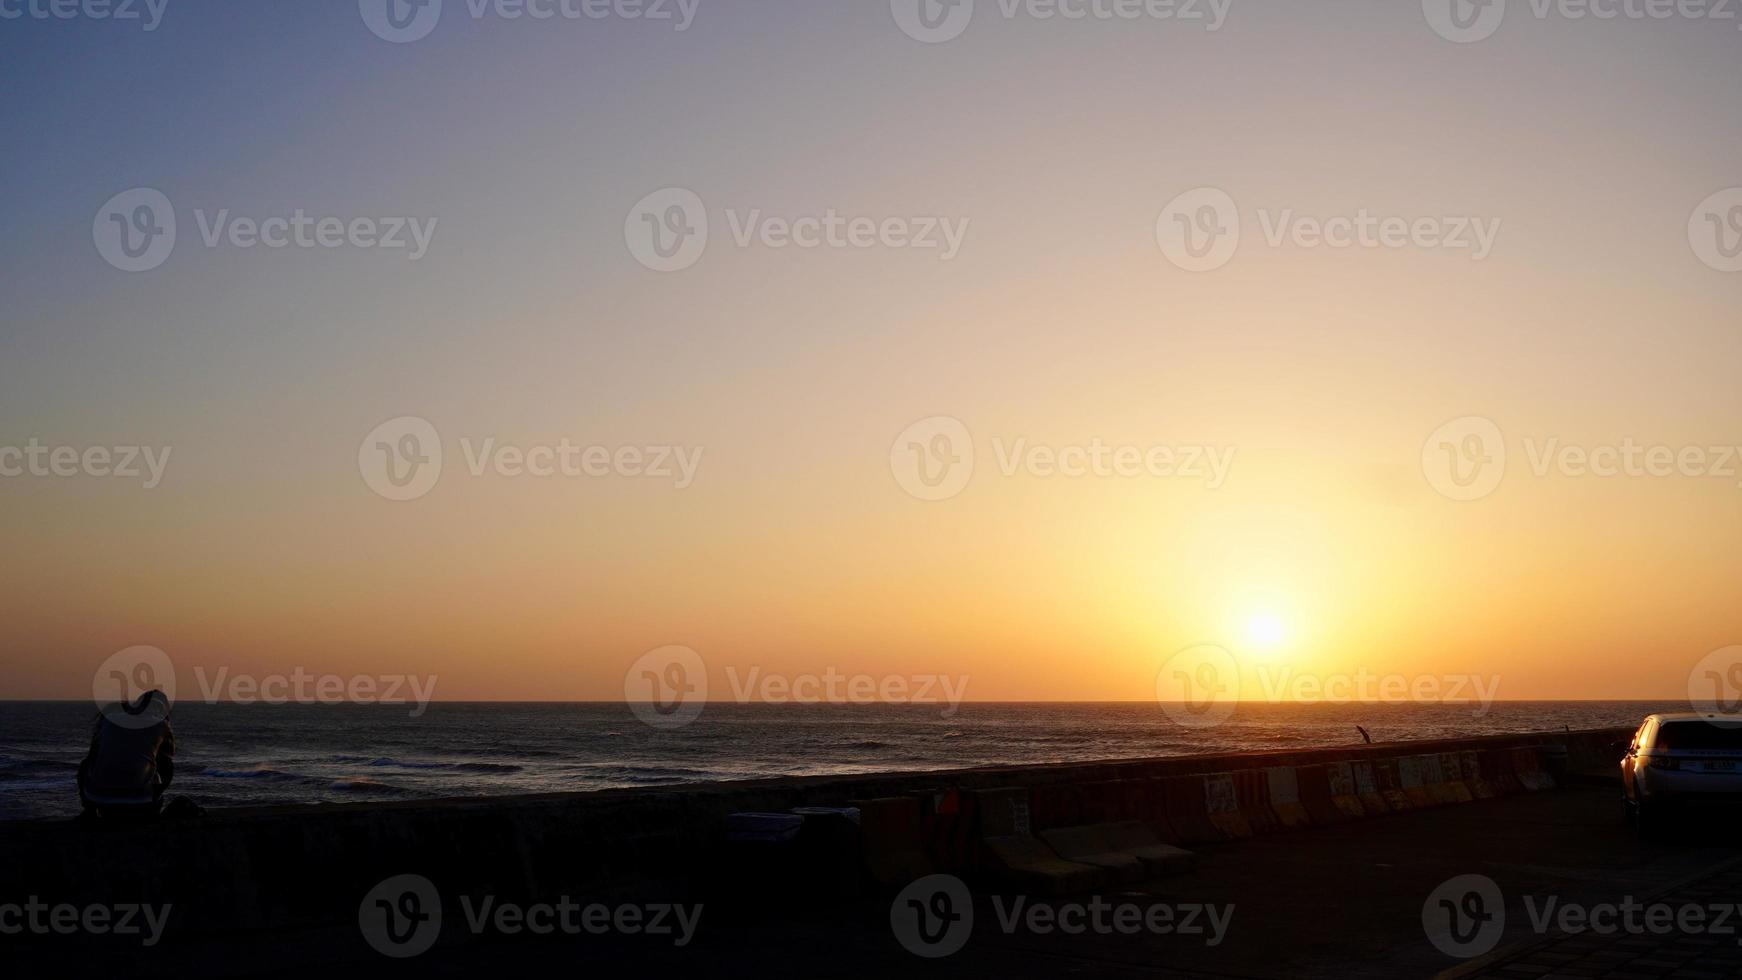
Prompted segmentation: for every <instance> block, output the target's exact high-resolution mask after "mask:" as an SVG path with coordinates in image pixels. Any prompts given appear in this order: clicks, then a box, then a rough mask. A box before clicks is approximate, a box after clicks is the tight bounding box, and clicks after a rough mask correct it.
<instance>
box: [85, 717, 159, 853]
mask: <svg viewBox="0 0 1742 980" xmlns="http://www.w3.org/2000/svg"><path fill="white" fill-rule="evenodd" d="M174 779H175V733H174V732H172V731H170V728H169V698H167V697H165V696H164V693H163V692H162V691H148V692H146V693H145V694H142V695H140V696H139V700H137V701H135V702H133V703H132V704H128V703H126V702H124V701H122V702H117V703H115V704H111V705H108V706H107V707H105V708H103V710H101V711H99V712H98V713H97V720H96V722H95V723H93V724H92V726H91V750H90V752H88V753H86V755H85V761H83V762H81V763H79V800H80V802H82V803H83V804H84V806H85V814H86V815H87V816H91V815H95V816H97V817H100V818H102V819H103V820H113V821H119V822H141V821H148V820H155V819H157V815H158V807H159V806H160V805H161V803H162V801H163V791H164V790H166V789H168V788H169V784H170V783H171V782H172V781H173V780H174Z"/></svg>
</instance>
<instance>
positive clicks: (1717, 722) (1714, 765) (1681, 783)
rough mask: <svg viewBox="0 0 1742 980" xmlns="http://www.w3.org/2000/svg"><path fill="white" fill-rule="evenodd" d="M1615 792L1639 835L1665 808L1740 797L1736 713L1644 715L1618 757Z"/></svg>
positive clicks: (1740, 727)
mask: <svg viewBox="0 0 1742 980" xmlns="http://www.w3.org/2000/svg"><path fill="white" fill-rule="evenodd" d="M1621 793H1622V797H1623V799H1624V800H1625V801H1626V804H1627V816H1628V818H1629V819H1630V820H1631V821H1632V822H1633V825H1634V826H1635V827H1636V828H1638V830H1639V833H1640V835H1641V836H1650V835H1651V834H1653V833H1654V832H1655V831H1657V830H1658V829H1659V827H1660V824H1661V822H1662V820H1663V818H1664V815H1665V811H1667V810H1669V809H1672V808H1678V807H1681V806H1683V805H1688V804H1696V803H1700V802H1719V801H1726V800H1742V715H1715V714H1700V713H1698V712H1693V711H1684V712H1679V713H1676V714H1661V715H1651V716H1649V717H1647V718H1646V719H1645V724H1643V725H1640V726H1639V731H1638V733H1636V734H1635V735H1634V736H1633V744H1632V745H1630V746H1628V749H1627V756H1626V758H1624V759H1622V760H1621Z"/></svg>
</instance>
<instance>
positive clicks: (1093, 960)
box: [56, 788, 1742, 980]
mask: <svg viewBox="0 0 1742 980" xmlns="http://www.w3.org/2000/svg"><path fill="white" fill-rule="evenodd" d="M1734 826H1735V825H1734V824H1730V825H1728V826H1719V827H1715V828H1708V829H1707V830H1705V831H1703V832H1702V833H1700V834H1692V835H1682V837H1681V839H1679V840H1675V841H1667V842H1650V843H1642V842H1639V841H1636V840H1635V839H1634V838H1633V837H1632V835H1631V834H1630V833H1629V832H1628V831H1627V830H1626V829H1625V827H1624V826H1623V825H1622V822H1621V819H1620V817H1619V812H1618V805H1617V803H1616V801H1615V792H1614V790H1612V789H1607V788H1576V789H1568V790H1562V791H1559V792H1554V793H1543V794H1534V795H1527V796H1517V797H1510V798H1507V799H1501V800H1491V801H1486V802H1479V803H1472V804H1466V805H1462V806H1453V807H1445V808H1440V809H1434V810H1428V811H1421V812H1416V813H1407V814H1400V815H1394V816H1389V817H1383V818H1377V819H1368V820H1364V821H1359V822H1354V823H1349V824H1344V825H1340V826H1335V827H1319V828H1311V829H1307V830H1303V831H1295V832H1289V833H1285V834H1278V835H1274V836H1269V837H1263V838H1259V839H1256V840H1251V841H1243V842H1239V843H1235V844H1229V845H1223V846H1218V847H1213V848H1206V849H1204V850H1202V851H1201V852H1200V860H1199V865H1198V867H1197V869H1196V870H1194V871H1193V872H1191V873H1189V874H1185V875H1180V876H1176V877H1172V878H1166V879H1161V880H1158V881H1154V882H1151V883H1149V884H1147V885H1144V886H1141V887H1136V888H1132V889H1129V890H1125V891H1115V892H1109V893H1107V894H1105V895H1103V896H1102V898H1103V899H1104V900H1105V902H1106V903H1108V904H1110V905H1120V904H1127V905H1131V906H1134V907H1135V908H1136V909H1137V911H1136V912H1133V913H1127V914H1129V915H1142V914H1147V910H1148V909H1150V908H1151V907H1152V906H1156V905H1164V906H1166V907H1168V908H1169V909H1170V910H1171V911H1173V912H1174V913H1175V915H1176V916H1181V917H1183V916H1184V915H1186V914H1189V913H1188V912H1187V911H1186V909H1185V906H1213V907H1216V908H1217V909H1218V910H1219V911H1220V913H1221V914H1224V915H1225V914H1229V913H1227V911H1226V907H1227V906H1230V905H1231V906H1232V912H1231V918H1229V919H1227V920H1226V923H1225V924H1226V933H1225V935H1224V936H1223V937H1222V938H1221V941H1220V942H1219V943H1214V944H1212V943H1211V942H1209V941H1208V940H1209V937H1208V936H1206V935H1201V934H1193V935H1182V934H1180V933H1179V932H1178V931H1177V930H1170V931H1166V932H1160V931H1147V930H1140V931H1138V932H1137V933H1135V934H1118V933H1110V934H1081V935H1068V934H1064V933H1063V932H1060V931H1057V930H1053V931H1043V932H1037V931H1035V930H1034V929H1033V928H1030V927H1029V925H1027V924H1026V923H1028V922H1030V921H1031V920H1029V919H1028V918H1027V915H1028V913H1029V910H1030V909H1031V908H1032V906H1025V907H1024V909H1023V912H1024V917H1023V923H1025V924H1018V925H1016V926H1013V927H1009V928H1007V927H1006V926H1005V925H1004V923H1003V922H1002V921H1001V913H1002V914H1003V915H1004V916H1005V917H1008V916H1009V915H1010V912H1011V898H1010V897H1009V896H1003V895H988V894H983V893H981V894H976V895H975V896H974V900H973V909H974V915H973V922H972V927H971V929H970V930H969V931H968V933H967V935H966V936H965V937H964V938H965V943H964V945H963V946H962V948H961V949H960V951H959V952H956V953H954V954H953V955H949V956H946V957H942V958H938V959H922V958H919V957H917V956H915V955H913V954H912V953H911V952H909V951H908V950H907V949H905V948H904V947H903V946H902V945H901V944H900V943H899V942H898V941H897V940H896V938H895V936H894V934H893V932H892V927H891V916H890V903H889V902H888V901H886V900H876V901H872V900H866V901H864V902H861V903H858V904H857V905H852V906H849V907H846V908H839V907H835V908H825V907H821V903H816V902H807V901H806V900H805V898H804V896H802V895H795V896H790V897H789V898H786V899H783V900H781V901H778V902H775V903H773V905H772V906H762V907H757V908H746V907H742V906H740V907H731V906H724V907H722V906H720V905H710V906H708V907H707V909H706V910H705V913H704V918H703V920H702V927H701V929H700V931H699V932H698V934H697V937H696V939H695V941H694V942H693V943H692V944H690V945H689V946H688V947H686V948H683V949H674V948H673V947H672V945H671V944H670V942H669V941H663V942H654V941H652V940H649V939H643V940H639V941H633V942H631V941H621V940H619V941H605V940H601V939H596V938H556V939H539V940H531V941H528V940H525V939H510V938H488V939H477V940H472V941H469V942H450V941H448V939H449V929H450V928H451V927H452V925H453V920H454V919H457V918H458V916H457V915H453V914H450V915H449V922H448V924H445V925H444V927H443V930H442V933H441V935H442V936H443V942H442V943H441V944H439V945H437V946H436V947H435V949H433V950H432V951H430V952H428V953H425V954H423V955H421V956H419V957H416V958H414V959H408V960H398V961H395V960H389V959H386V958H384V957H382V956H380V955H379V954H377V953H375V952H374V951H372V950H371V949H369V948H368V947H367V946H366V945H364V943H363V941H362V940H361V938H360V936H359V934H358V933H357V932H356V931H355V930H340V931H335V932H333V933H327V934H315V935H310V934H298V935H287V936H276V937H270V938H268V939H266V940H265V941H264V942H262V941H261V940H260V939H258V938H249V939H239V940H237V941H236V942H235V943H232V944H211V943H207V944H202V945H201V946H199V947H197V948H191V949H190V948H179V949H178V948H171V947H170V944H168V943H166V944H165V947H164V948H163V949H161V950H156V951H152V953H151V955H149V956H140V957H136V958H132V962H124V963H116V962H113V961H111V962H105V963H103V964H102V967H103V972H105V973H106V974H107V975H110V976H115V975H127V976H133V977H144V976H153V975H159V976H197V975H238V974H244V973H245V974H249V975H256V976H269V977H279V976H282V977H291V976H295V977H306V976H309V975H311V974H320V975H325V976H330V977H336V976H351V975H360V974H367V975H372V976H392V975H399V974H404V975H419V976H431V975H435V976H447V975H453V976H473V975H485V976H500V977H519V976H527V975H534V974H535V973H536V974H539V975H552V974H554V973H555V971H562V972H564V973H574V974H576V975H581V974H593V975H598V974H601V972H602V971H607V970H610V971H621V970H625V969H630V970H638V971H658V975H671V976H683V975H691V976H705V977H713V976H722V977H758V978H763V977H788V976H796V977H806V978H824V977H879V978H881V977H889V976H897V975H907V974H916V975H920V976H970V977H979V976H986V977H1000V978H1024V977H1047V978H1052V977H1058V976H1082V977H1095V976H1107V977H1125V976H1131V977H1135V976H1146V977H1159V978H1170V977H1171V978H1217V980H1228V978H1293V977H1300V978H1308V980H1315V978H1323V980H1332V978H1335V980H1359V978H1376V980H1377V978H1383V980H1408V978H1429V977H1434V976H1436V975H1438V974H1440V973H1441V972H1442V971H1447V970H1453V969H1459V970H1462V971H1463V974H1462V975H1465V976H1470V977H1483V978H1493V977H1505V978H1514V980H1517V978H1526V977H1528V978H1533V980H1547V978H1551V977H1611V978H1621V977H1697V978H1708V977H1742V965H1739V964H1738V959H1737V951H1738V947H1737V946H1736V936H1735V935H1734V934H1732V935H1729V936H1715V935H1714V936H1706V935H1699V934H1692V933H1687V932H1684V931H1680V930H1672V931H1671V932H1670V933H1669V934H1666V935H1647V936H1643V937H1633V936H1626V935H1616V936H1594V935H1586V936H1582V937H1572V938H1557V934H1556V931H1555V929H1554V927H1553V924H1552V922H1551V924H1550V926H1548V927H1545V931H1544V932H1542V933H1539V932H1538V931H1537V928H1536V926H1535V925H1534V924H1533V912H1534V913H1537V914H1538V917H1540V913H1541V910H1542V908H1543V907H1544V906H1545V903H1547V902H1548V901H1550V900H1553V901H1554V902H1555V906H1554V909H1555V912H1556V914H1559V913H1560V912H1561V910H1564V909H1565V908H1566V907H1567V906H1568V905H1572V906H1574V907H1576V908H1578V909H1590V908H1595V907H1598V906H1601V905H1603V904H1604V903H1620V902H1621V901H1622V900H1623V899H1624V897H1626V896H1629V895H1631V896H1634V897H1636V898H1638V899H1641V900H1644V899H1648V898H1651V897H1652V896H1660V895H1661V896H1665V897H1663V898H1661V899H1659V900H1660V901H1670V902H1677V903H1691V902H1699V903H1708V904H1709V903H1716V902H1723V901H1731V902H1735V901H1742V870H1738V869H1737V867H1735V866H1733V862H1735V861H1737V860H1739V859H1742V848H1739V847H1738V845H1737V844H1736V843H1735V841H1736V839H1737V838H1736V835H1735V833H1734V829H1733V828H1734ZM1726 866H1729V867H1726ZM318 873H319V869H311V874H318ZM1466 876H1477V877H1473V878H1472V877H1466ZM1484 880H1485V881H1487V882H1491V883H1492V889H1493V890H1494V892H1493V893H1492V894H1489V895H1488V896H1486V897H1484V896H1483V895H1482V894H1481V893H1482V891H1483V889H1484V888H1486V887H1488V886H1487V885H1484V884H1483V881H1484ZM1448 882H1450V883H1451V884H1449V885H1448V884H1447V883H1448ZM1472 882H1473V883H1474V884H1472ZM1088 900H1089V897H1088V896H1080V897H1078V898H1077V899H1075V900H1074V901H1075V902H1078V903H1087V902H1088ZM1070 901H1073V900H1056V901H1054V900H1043V904H1044V905H1046V906H1050V907H1051V908H1050V910H1051V911H1061V910H1063V906H1064V905H1066V904H1069V902H1070ZM922 904H924V903H922ZM1424 909H1425V910H1426V911H1425V912H1424ZM1501 909H1504V912H1503V914H1498V915H1497V914H1495V913H1497V912H1499V910H1501ZM1085 911H1089V910H1085ZM1066 914H1067V917H1068V914H1069V913H1068V911H1067V912H1066ZM1102 914H1103V916H1104V919H1105V921H1108V922H1113V923H1117V922H1118V920H1117V918H1115V914H1114V913H1113V912H1112V911H1109V910H1104V911H1103V913H1102ZM1454 916H1461V917H1463V918H1461V919H1454ZM939 921H940V922H941V920H939ZM1208 921H1209V920H1208V919H1207V918H1206V917H1205V916H1204V915H1203V914H1202V913H1199V914H1198V915H1197V917H1196V919H1195V920H1194V924H1195V925H1199V926H1203V925H1206V924H1207V923H1208ZM1182 923H1183V918H1176V920H1175V925H1176V926H1178V925H1180V924H1182ZM1043 924H1044V922H1043ZM1728 928H1729V929H1731V930H1733V931H1742V922H1738V921H1734V920H1732V921H1731V922H1729V924H1728ZM939 930H940V933H941V934H943V935H946V936H952V937H953V936H954V935H955V934H954V933H947V932H943V931H942V927H941V925H940V926H939ZM1430 932H1432V933H1434V934H1435V935H1431V936H1430ZM1436 936H1437V938H1438V940H1439V941H1440V942H1441V943H1442V944H1447V943H1449V944H1451V945H1452V948H1453V950H1454V951H1455V952H1458V953H1461V954H1465V955H1467V956H1479V954H1488V955H1487V957H1486V958H1474V959H1468V960H1466V959H1460V958H1457V957H1455V956H1452V955H1448V953H1447V952H1444V951H1442V949H1441V948H1439V947H1437V946H1436V945H1435V941H1434V940H1435V937H1436ZM1460 937H1462V939H1463V940H1467V942H1462V943H1460ZM1519 944H1527V945H1526V946H1523V947H1519V950H1520V951H1519V953H1518V955H1513V956H1508V955H1506V952H1507V951H1508V950H1510V949H1513V948H1514V947H1518V946H1519ZM57 962H58V964H62V965H57V968H56V973H57V974H59V975H69V974H68V971H67V970H66V969H65V967H64V964H65V963H66V961H65V960H60V961H57ZM117 971H119V972H117Z"/></svg>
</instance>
